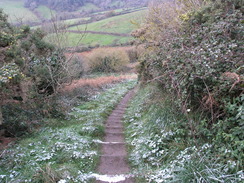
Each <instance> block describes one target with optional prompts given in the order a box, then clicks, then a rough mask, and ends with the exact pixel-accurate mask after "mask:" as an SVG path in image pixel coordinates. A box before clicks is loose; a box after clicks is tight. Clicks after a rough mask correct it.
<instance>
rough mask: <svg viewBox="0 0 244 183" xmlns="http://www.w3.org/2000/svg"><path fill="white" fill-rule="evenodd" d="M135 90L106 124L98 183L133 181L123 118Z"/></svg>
mask: <svg viewBox="0 0 244 183" xmlns="http://www.w3.org/2000/svg"><path fill="white" fill-rule="evenodd" d="M135 90H136V89H133V90H131V91H129V92H128V93H127V94H126V95H125V97H124V98H123V99H122V100H121V102H120V103H119V104H118V105H117V107H116V108H115V109H114V110H113V112H112V114H111V115H110V116H109V117H108V119H107V121H106V124H105V127H106V128H105V136H104V140H103V142H102V144H101V153H102V155H101V157H100V164H99V167H98V173H99V175H97V176H96V179H97V181H96V183H108V182H117V183H133V182H134V180H133V177H132V175H130V168H129V165H128V162H127V150H126V143H125V140H124V133H123V131H124V129H123V124H122V119H123V116H124V113H125V110H126V107H127V105H128V102H129V100H130V99H131V98H132V97H133V96H134V94H135Z"/></svg>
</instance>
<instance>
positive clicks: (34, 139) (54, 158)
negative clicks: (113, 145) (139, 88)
mask: <svg viewBox="0 0 244 183" xmlns="http://www.w3.org/2000/svg"><path fill="white" fill-rule="evenodd" d="M134 85H135V81H134V80H133V81H129V82H123V83H120V84H117V85H114V87H112V88H110V89H108V90H106V91H105V92H104V93H101V94H98V95H96V96H93V97H92V98H91V99H90V101H89V102H85V103H83V104H82V105H79V106H77V107H75V108H73V110H72V112H70V114H69V115H68V116H67V118H66V119H63V120H60V123H61V124H59V125H58V124H57V123H58V120H54V121H50V126H46V127H45V128H42V129H40V130H39V131H37V132H36V133H35V134H31V135H30V136H29V137H25V138H23V139H22V140H19V142H17V143H16V144H15V145H13V146H12V147H11V148H9V149H6V150H4V151H2V152H0V155H1V157H0V182H1V183H7V182H32V183H33V182H34V183H35V182H36V183H42V182H49V183H52V182H53V183H54V182H55V183H56V182H89V181H90V178H92V174H93V173H95V168H96V166H97V163H98V155H99V144H98V143H96V142H97V141H99V140H101V138H102V136H103V134H104V128H103V123H104V121H105V119H106V117H107V116H108V115H109V113H110V112H111V111H112V109H113V107H114V106H115V105H116V104H117V103H118V102H119V100H120V99H121V98H122V97H123V95H125V93H126V92H127V91H128V89H130V88H132V87H133V86H134Z"/></svg>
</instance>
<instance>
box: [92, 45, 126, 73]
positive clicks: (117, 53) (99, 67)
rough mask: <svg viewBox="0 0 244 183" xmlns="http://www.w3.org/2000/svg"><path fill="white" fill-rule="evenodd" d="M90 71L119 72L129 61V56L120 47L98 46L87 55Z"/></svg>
mask: <svg viewBox="0 0 244 183" xmlns="http://www.w3.org/2000/svg"><path fill="white" fill-rule="evenodd" d="M88 60H89V63H88V65H89V70H90V71H91V72H120V71H123V70H124V69H125V67H126V65H127V64H128V63H129V57H128V55H127V54H126V52H125V51H124V50H122V49H108V48H98V49H96V50H95V51H93V52H92V53H91V54H90V55H89V56H88Z"/></svg>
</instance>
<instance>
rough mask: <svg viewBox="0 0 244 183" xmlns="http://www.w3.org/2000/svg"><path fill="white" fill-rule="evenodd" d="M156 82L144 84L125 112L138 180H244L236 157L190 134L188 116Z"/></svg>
mask: <svg viewBox="0 0 244 183" xmlns="http://www.w3.org/2000/svg"><path fill="white" fill-rule="evenodd" d="M159 91H161V90H158V89H157V87H156V86H153V85H150V86H147V87H145V88H141V89H140V90H139V92H138V93H137V95H136V97H135V98H134V99H133V100H132V102H131V103H130V106H129V108H128V109H127V112H126V117H125V126H126V141H127V143H128V144H129V145H128V148H129V152H130V155H129V160H130V163H131V166H132V168H133V171H134V173H135V175H137V177H138V178H137V182H138V183H139V182H140V183H143V182H145V183H148V182H156V183H161V182H167V183H168V182H177V183H182V182H183V183H188V182H193V183H213V182H216V183H217V182H223V183H226V182H228V183H229V182H233V183H237V182H243V181H244V173H243V171H241V170H240V169H237V167H238V166H237V163H238V162H237V161H235V160H228V161H225V160H223V159H220V158H219V157H218V153H216V151H215V149H214V144H211V142H209V141H206V140H204V139H201V138H199V139H193V138H192V137H191V133H190V128H189V124H188V120H187V116H185V115H183V114H181V113H180V112H178V110H177V108H176V107H174V104H173V103H172V102H171V100H170V96H169V95H166V94H162V92H159Z"/></svg>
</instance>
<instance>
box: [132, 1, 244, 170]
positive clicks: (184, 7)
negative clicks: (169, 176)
mask: <svg viewBox="0 0 244 183" xmlns="http://www.w3.org/2000/svg"><path fill="white" fill-rule="evenodd" d="M243 29H244V27H243V1H240V0H232V1H230V0H221V1H220V0H216V1H201V0H194V1H174V3H172V2H166V3H159V4H156V6H155V5H154V6H152V7H151V8H150V11H149V15H148V19H147V24H146V25H144V27H142V28H141V29H140V30H137V31H135V32H134V33H133V34H134V36H135V37H137V38H138V42H139V43H140V44H143V45H144V48H145V49H144V53H143V54H142V56H141V57H140V67H139V69H138V70H139V73H140V80H141V81H143V82H157V83H158V84H159V85H160V87H161V90H162V91H164V92H166V93H170V94H171V95H173V96H175V101H176V103H177V105H178V107H179V109H180V110H181V111H182V112H183V113H185V114H187V116H188V124H187V125H186V126H185V127H184V128H185V129H187V130H188V131H189V134H190V137H191V139H192V140H193V142H194V141H195V142H196V139H201V140H202V141H208V142H210V143H212V144H213V145H214V149H215V153H216V154H215V155H216V156H218V157H221V158H222V160H223V161H228V160H235V161H236V162H237V164H236V166H237V167H239V169H240V168H241V167H243V159H244V156H243V150H244V130H243V127H244V123H243V121H244V117H243V116H244V110H243V101H244V94H243V86H244V82H243V73H244V68H243V31H244V30H243ZM226 151H227V152H228V153H227V152H226Z"/></svg>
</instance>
